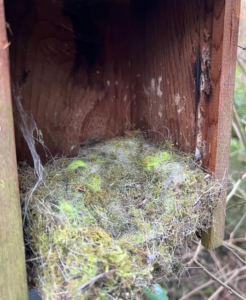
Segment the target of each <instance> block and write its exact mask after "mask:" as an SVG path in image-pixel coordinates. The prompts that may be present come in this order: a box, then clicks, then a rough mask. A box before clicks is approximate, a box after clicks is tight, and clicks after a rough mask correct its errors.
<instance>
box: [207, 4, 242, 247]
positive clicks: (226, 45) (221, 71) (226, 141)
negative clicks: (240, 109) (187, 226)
mask: <svg viewBox="0 0 246 300" xmlns="http://www.w3.org/2000/svg"><path fill="white" fill-rule="evenodd" d="M239 13H240V0H214V8H213V26H212V37H211V39H212V40H211V62H210V65H211V70H210V83H211V95H210V96H209V99H208V102H207V108H206V109H207V116H206V118H207V125H206V128H205V130H206V134H205V138H204V141H205V142H206V157H205V159H204V166H205V167H206V168H208V169H209V170H211V171H213V172H214V173H215V174H216V176H217V177H218V178H219V179H222V180H223V179H225V180H226V179H227V175H228V165H229V153H230V137H231V123H232V111H233V93H234V81H235V67H236V55H237V39H238V27H239ZM202 34H204V32H202ZM221 199H222V201H221V203H220V204H219V205H218V207H217V208H216V210H215V211H214V216H213V218H214V221H213V224H214V226H213V228H212V229H211V230H210V232H209V233H203V235H202V241H203V245H204V246H205V247H206V248H208V249H213V248H216V247H219V246H220V245H221V244H222V241H223V239H224V224H225V207H226V193H224V195H222V198H221Z"/></svg>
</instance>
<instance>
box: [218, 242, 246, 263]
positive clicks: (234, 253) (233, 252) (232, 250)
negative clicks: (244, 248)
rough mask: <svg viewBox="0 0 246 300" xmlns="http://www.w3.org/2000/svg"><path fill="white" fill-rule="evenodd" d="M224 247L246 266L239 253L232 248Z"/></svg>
mask: <svg viewBox="0 0 246 300" xmlns="http://www.w3.org/2000/svg"><path fill="white" fill-rule="evenodd" d="M223 246H224V247H225V248H226V249H228V250H230V251H231V253H232V254H233V255H234V256H236V257H237V258H238V259H239V260H240V261H241V262H242V263H243V264H245V265H246V261H245V260H243V259H242V258H241V257H240V256H239V255H237V253H236V252H235V251H236V250H234V249H231V248H230V247H228V246H226V245H223Z"/></svg>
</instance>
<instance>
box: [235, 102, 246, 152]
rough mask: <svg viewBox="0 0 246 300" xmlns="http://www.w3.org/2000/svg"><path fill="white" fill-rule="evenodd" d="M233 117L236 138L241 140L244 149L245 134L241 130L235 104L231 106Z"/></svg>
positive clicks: (245, 143) (245, 146)
mask: <svg viewBox="0 0 246 300" xmlns="http://www.w3.org/2000/svg"><path fill="white" fill-rule="evenodd" d="M233 118H234V121H235V122H233V127H234V129H235V131H236V133H237V136H238V138H239V139H240V141H241V142H242V144H243V146H244V149H245V150H246V136H245V134H244V132H243V131H242V124H241V121H240V118H239V116H238V113H237V110H236V108H235V106H234V107H233Z"/></svg>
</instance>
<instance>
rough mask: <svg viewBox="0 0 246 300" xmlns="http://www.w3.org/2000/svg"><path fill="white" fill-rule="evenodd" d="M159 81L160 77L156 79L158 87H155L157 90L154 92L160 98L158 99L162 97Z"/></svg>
mask: <svg viewBox="0 0 246 300" xmlns="http://www.w3.org/2000/svg"><path fill="white" fill-rule="evenodd" d="M161 81H162V77H161V76H160V77H159V78H158V85H157V90H156V94H157V96H158V97H160V98H161V96H162V91H161Z"/></svg>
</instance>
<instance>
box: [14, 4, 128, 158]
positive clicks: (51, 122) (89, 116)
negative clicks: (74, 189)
mask: <svg viewBox="0 0 246 300" xmlns="http://www.w3.org/2000/svg"><path fill="white" fill-rule="evenodd" d="M24 2H25V1H24ZM24 2H23V6H24V7H25V9H22V16H19V18H17V19H16V15H15V14H13V13H11V12H13V11H16V9H17V7H18V6H19V5H20V1H19V0H18V1H12V3H11V5H10V6H9V9H8V11H9V14H8V16H9V19H10V23H11V25H12V30H13V32H14V37H13V41H12V47H11V58H13V59H11V74H12V83H13V86H14V87H15V90H16V92H15V93H16V94H15V97H18V96H20V97H21V101H22V105H23V107H24V109H25V110H26V111H27V112H28V113H29V114H31V115H32V116H33V118H34V120H35V121H36V123H37V126H38V128H39V129H40V130H41V131H42V134H43V137H44V143H45V145H46V146H47V147H48V149H49V151H50V153H51V154H52V155H53V156H55V155H59V156H60V155H75V154H76V153H77V151H78V148H79V146H80V144H81V143H82V142H84V141H85V140H86V139H87V138H101V137H113V136H115V135H122V134H123V133H124V131H125V130H126V129H128V128H129V122H128V120H129V117H128V115H129V110H128V109H127V107H128V102H129V100H130V96H129V93H130V82H129V78H130V72H129V50H128V48H129V43H128V37H129V34H128V27H129V24H128V23H129V11H128V10H127V9H126V5H125V4H124V3H123V4H122V3H110V2H109V3H104V4H100V2H99V3H98V4H97V5H95V6H93V9H92V8H91V5H84V6H79V3H80V2H79V1H72V2H71V1H65V5H64V6H63V5H62V3H63V2H62V1H50V0H35V1H31V2H32V3H30V4H26V3H24ZM29 2H30V1H29ZM18 13H19V12H18ZM23 71H24V72H26V73H27V74H28V75H27V78H25V81H24V80H23ZM15 117H16V119H17V123H16V124H18V121H19V117H18V112H16V114H15ZM17 127H18V126H17ZM16 140H17V153H18V157H19V159H26V158H27V156H28V149H27V147H26V143H25V141H24V140H23V137H22V135H21V133H20V132H17V137H16ZM41 148H42V147H39V148H38V149H39V153H40V154H41V155H42V156H43V154H44V153H43V152H42V149H41Z"/></svg>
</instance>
